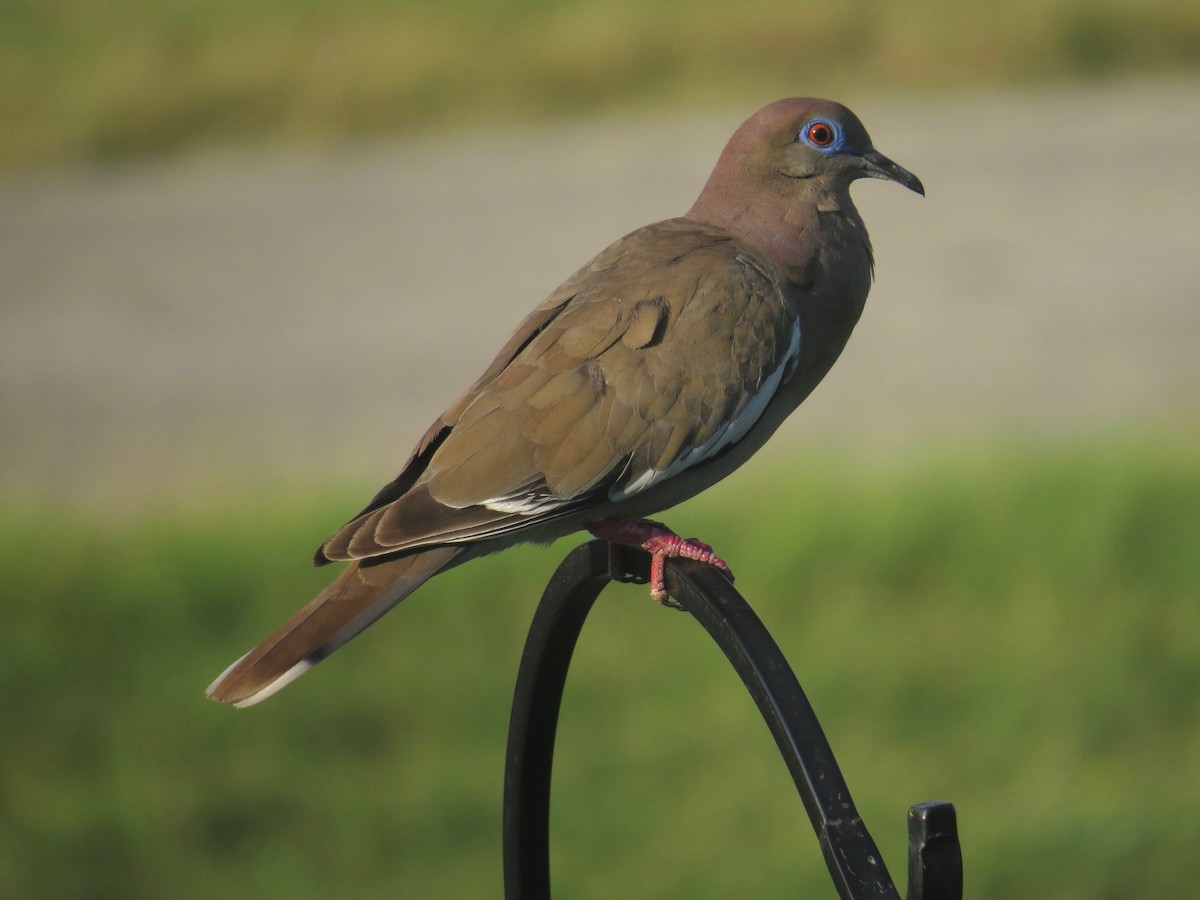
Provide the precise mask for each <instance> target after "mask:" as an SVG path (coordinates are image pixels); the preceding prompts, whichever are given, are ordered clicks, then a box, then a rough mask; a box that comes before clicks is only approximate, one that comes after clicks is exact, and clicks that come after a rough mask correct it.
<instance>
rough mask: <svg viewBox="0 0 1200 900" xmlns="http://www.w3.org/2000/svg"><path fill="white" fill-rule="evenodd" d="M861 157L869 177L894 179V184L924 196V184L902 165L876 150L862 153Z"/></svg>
mask: <svg viewBox="0 0 1200 900" xmlns="http://www.w3.org/2000/svg"><path fill="white" fill-rule="evenodd" d="M862 158H863V162H864V163H865V164H866V170H867V174H868V175H870V176H871V177H873V178H885V179H887V180H888V181H894V182H896V184H899V185H903V186H904V187H906V188H908V189H909V190H910V191H912V192H913V193H915V194H920V195H921V196H922V197H924V196H925V185H924V184H922V183H921V179H920V178H918V177H917V176H916V175H914V174H913V173H912V172H910V171H908V169H906V168H904V167H903V166H899V165H897V164H896V163H894V162H892V161H891V160H890V159H888V158H887V157H886V156H884V155H883V154H882V153H880V152H879V151H878V150H872V151H870V152H868V153H864V154H863V157H862Z"/></svg>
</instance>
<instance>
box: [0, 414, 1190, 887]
mask: <svg viewBox="0 0 1200 900" xmlns="http://www.w3.org/2000/svg"><path fill="white" fill-rule="evenodd" d="M365 493H366V491H365V490H359V489H358V488H357V487H355V486H351V485H346V486H340V487H339V489H337V490H333V489H329V488H326V489H324V490H323V491H322V493H321V494H320V495H319V496H317V497H314V496H313V495H312V494H311V493H310V492H307V491H302V490H299V489H297V490H294V491H285V490H282V489H263V490H261V491H260V492H259V493H257V494H253V493H251V494H243V495H241V496H239V497H237V498H236V499H234V498H226V499H224V500H216V499H213V498H209V499H208V500H206V501H204V502H181V503H177V504H175V505H169V504H166V503H164V504H163V505H162V507H161V508H160V509H158V510H157V511H154V510H151V511H148V512H145V513H144V514H143V515H140V516H130V517H125V518H114V517H110V516H106V515H104V514H102V513H101V512H100V511H98V510H96V509H79V508H72V507H70V506H66V505H62V504H61V503H60V504H57V505H56V504H49V505H38V504H31V503H28V502H27V501H26V502H16V503H6V504H4V505H3V507H0V509H2V512H0V541H2V543H3V546H4V548H5V551H4V553H3V554H2V555H0V583H2V584H3V585H4V594H5V597H6V600H5V602H4V608H5V622H6V634H5V640H4V647H5V652H4V653H3V655H2V656H0V691H2V695H3V697H4V700H5V722H4V728H3V733H2V737H0V834H2V835H3V839H2V840H0V896H3V897H12V898H35V897H46V898H50V897H53V898H68V897H101V896H104V897H117V896H119V897H123V898H142V897H146V898H149V897H163V896H170V897H176V898H192V897H195V898H201V897H204V898H208V897H213V896H256V895H261V896H290V897H296V898H302V897H319V896H330V895H333V896H346V895H353V896H359V897H376V896H385V895H386V896H411V897H455V898H466V897H495V896H498V895H499V893H500V844H499V839H500V804H501V781H502V772H503V764H504V744H505V729H506V725H507V713H508V704H509V702H510V697H511V690H512V684H513V680H514V678H515V673H516V666H517V661H518V659H519V655H520V650H521V645H522V641H523V636H524V631H525V629H526V627H527V625H528V621H529V618H530V616H531V614H532V611H533V607H534V605H535V602H536V599H537V595H538V593H539V592H540V590H541V587H542V585H543V584H544V582H545V581H546V579H547V578H548V576H549V574H550V572H551V570H552V568H553V566H554V565H555V564H556V563H557V561H558V559H559V558H560V557H561V555H562V553H563V552H565V550H566V549H567V547H568V546H570V544H568V543H567V542H562V543H560V544H558V545H556V546H555V547H553V548H548V549H547V548H526V549H520V550H516V551H511V552H508V553H506V554H502V555H501V556H498V557H495V558H492V559H487V560H482V561H478V562H475V563H472V564H470V565H468V566H466V567H464V568H463V569H460V570H457V571H455V572H451V573H448V574H447V575H445V576H442V577H439V578H438V579H435V580H434V582H433V583H431V584H430V585H428V586H427V587H426V588H425V589H424V590H423V591H422V592H420V593H419V594H418V595H417V596H415V597H413V598H412V599H411V600H409V601H407V602H406V603H405V604H403V605H402V606H401V607H400V608H399V609H397V610H396V611H394V612H393V613H392V614H391V615H390V616H389V617H388V618H387V619H386V620H385V621H384V622H382V623H381V624H380V625H378V626H377V627H376V628H374V629H372V630H371V631H370V632H368V633H367V634H366V635H364V636H363V637H362V638H360V639H359V640H358V641H356V642H355V644H354V645H353V646H352V647H351V648H349V649H347V650H345V651H343V652H342V653H339V654H337V655H336V656H335V657H334V658H333V659H331V660H330V661H329V662H327V663H325V664H324V665H322V666H321V667H320V669H318V670H317V671H316V672H314V673H312V674H311V675H309V676H307V677H306V678H304V679H303V680H302V681H300V682H299V683H297V684H296V685H295V686H293V687H291V688H289V689H288V690H287V691H285V692H283V693H282V694H280V695H279V696H278V697H276V698H273V699H272V700H271V701H269V702H267V703H265V704H263V705H262V706H259V707H255V708H254V709H253V710H250V711H244V712H241V711H234V710H231V709H228V708H225V707H218V706H216V705H214V704H211V703H208V702H207V701H206V700H204V699H203V695H202V691H203V687H204V685H205V684H206V683H207V682H208V681H209V680H210V679H211V678H212V677H213V676H215V675H216V674H217V672H219V671H220V669H221V668H222V667H223V666H224V665H226V664H227V663H228V662H229V661H231V660H232V659H233V657H234V656H236V655H237V654H238V653H239V652H241V651H243V650H245V649H246V648H247V647H249V646H250V644H251V643H252V642H253V641H255V640H257V639H258V638H260V637H262V636H264V635H265V633H266V632H267V631H268V630H269V629H270V628H271V627H273V626H274V625H276V624H277V623H278V621H279V620H281V619H282V618H283V617H284V616H285V615H286V614H288V613H290V612H291V611H292V610H293V609H294V608H295V607H296V606H298V605H299V603H300V602H302V601H304V600H306V599H307V598H308V596H309V595H310V594H311V593H312V592H314V591H315V590H316V588H317V587H318V586H319V585H320V584H321V583H323V582H324V581H325V580H326V579H327V578H328V577H329V576H328V572H327V571H314V570H311V569H310V568H309V567H308V566H307V558H308V555H309V553H310V551H311V549H312V546H313V545H314V544H315V543H316V542H318V541H319V540H320V539H321V538H323V537H324V536H325V534H326V532H327V531H329V530H330V528H331V526H333V525H336V524H337V523H339V522H340V521H341V520H342V519H343V518H345V516H346V515H347V514H348V513H350V512H352V511H353V508H355V500H356V498H357V499H361V495H363V494H365ZM669 521H670V522H671V523H672V524H673V525H674V526H675V527H676V528H677V529H679V530H681V531H682V532H683V533H696V534H702V535H703V536H704V537H705V538H707V539H710V540H712V541H713V542H714V543H715V544H716V546H717V547H718V549H719V550H720V551H721V552H722V554H723V555H725V556H726V557H727V558H729V559H730V560H732V561H733V564H734V568H735V570H736V571H737V573H738V576H739V577H738V585H739V587H740V588H741V590H742V592H743V593H744V594H745V595H746V596H747V598H748V599H749V600H750V601H751V603H752V604H753V605H754V606H755V608H756V609H757V610H758V612H759V614H760V616H761V617H762V618H763V620H764V621H765V622H766V623H767V625H768V627H769V628H771V629H772V631H773V633H774V634H775V636H776V639H777V640H778V641H779V643H780V644H781V646H782V647H783V649H784V651H785V653H786V654H787V655H788V657H789V659H790V660H791V661H792V664H793V666H794V668H795V669H796V671H797V673H798V675H799V676H800V678H801V681H802V682H803V683H804V685H805V687H806V690H807V691H808V693H809V695H810V697H811V698H812V700H813V702H814V704H815V705H816V707H817V710H818V713H819V714H820V715H821V717H822V721H823V723H824V725H825V728H826V731H827V733H828V735H829V737H830V740H831V742H832V743H833V745H834V748H835V751H836V752H837V753H838V756H839V760H840V761H841V764H842V766H843V768H844V771H845V773H846V776H847V779H848V781H849V783H850V786H851V789H852V790H853V791H854V792H855V796H856V799H857V801H858V803H859V807H860V810H861V811H862V812H863V814H864V817H865V818H866V821H867V823H868V825H869V827H870V828H871V829H872V831H873V833H874V835H875V836H876V838H877V840H878V842H879V844H880V847H881V849H882V851H883V853H884V855H885V857H886V859H887V860H888V861H889V863H890V866H891V869H892V874H893V876H895V877H896V878H897V879H899V880H901V881H902V880H903V877H904V875H903V872H904V865H905V851H904V812H905V809H906V808H907V806H908V805H909V804H910V803H912V802H915V801H918V800H923V799H931V798H945V799H951V800H953V801H954V802H955V803H956V805H957V806H958V809H959V818H960V825H961V829H962V837H963V842H964V848H965V855H966V872H967V887H968V895H969V896H971V897H973V898H1011V897H1035V896H1036V897H1055V898H1129V897H1183V896H1189V895H1190V892H1191V891H1192V889H1193V886H1194V885H1195V883H1196V882H1197V879H1200V857H1197V855H1196V853H1195V848H1196V846H1197V844H1198V843H1200V803H1198V802H1197V801H1198V800H1200V791H1198V789H1197V787H1196V785H1197V783H1198V781H1197V776H1198V775H1200V769H1198V767H1200V693H1198V686H1200V603H1197V599H1198V598H1200V553H1197V544H1198V540H1197V539H1198V538H1200V454H1197V453H1196V451H1195V443H1194V442H1189V441H1184V440H1181V439H1161V438H1155V439H1151V438H1150V437H1147V438H1145V439H1141V440H1115V439H1114V440H1105V441H1096V442H1092V443H1084V442H1077V443H1073V444H1061V445H1059V446H1057V447H1046V446H1038V445H1036V444H1033V443H1022V442H1018V441H1014V442H1013V443H1012V444H1011V445H1009V446H1007V447H998V448H990V449H987V450H967V451H963V450H961V449H960V450H959V451H955V452H949V451H948V452H946V453H944V454H938V455H931V454H925V455H923V456H918V457H915V458H913V457H904V458H901V459H896V460H884V459H876V460H865V459H848V458H835V457H833V456H830V455H822V454H820V453H816V452H811V453H808V454H806V455H802V456H799V457H797V458H796V459H794V460H793V461H791V462H789V463H788V464H787V465H786V466H784V465H782V464H780V463H776V464H775V466H774V468H771V467H764V466H759V467H757V468H752V470H751V471H750V472H748V473H744V474H740V475H739V476H737V477H735V478H734V479H732V480H731V481H730V482H727V483H726V484H725V485H722V486H721V487H719V488H718V489H716V490H714V491H713V492H710V494H709V495H706V496H705V497H704V498H700V499H699V500H697V501H694V502H693V503H690V504H686V505H685V506H683V507H681V508H680V509H679V510H676V511H674V512H672V513H671V514H670V516H669ZM554 804H555V805H554V823H553V864H554V877H555V882H556V890H557V892H558V893H557V894H556V895H557V896H562V897H589V898H590V897H613V896H623V897H647V898H649V897H654V898H662V897H688V898H707V897H712V898H717V897H730V896H754V897H765V898H770V897H793V896H813V897H821V896H832V890H831V889H830V887H829V885H828V882H827V877H826V875H825V873H824V868H823V864H822V862H821V858H820V853H819V851H818V849H817V845H816V842H815V840H814V839H813V836H812V834H811V831H810V830H809V826H808V825H807V822H806V819H805V817H804V813H803V809H802V807H801V805H800V803H799V801H798V799H797V798H796V796H795V793H794V790H793V789H792V787H791V785H790V783H789V780H788V776H787V773H786V770H785V768H784V766H783V765H782V762H781V761H780V760H779V758H778V756H777V754H776V752H775V750H774V748H773V746H772V744H771V740H770V737H769V734H768V732H767V730H766V728H765V727H764V726H763V724H762V723H761V721H760V720H759V719H758V718H757V715H756V712H755V711H754V708H753V705H752V703H751V701H750V700H749V698H748V697H746V696H745V695H744V692H743V690H742V689H741V687H740V685H739V683H738V682H737V679H736V677H735V676H734V675H733V673H732V671H731V670H730V669H729V668H728V666H727V664H726V663H725V662H724V661H723V660H722V659H721V657H720V654H719V652H718V651H717V650H716V649H715V648H714V647H713V646H712V645H711V644H710V643H709V642H708V641H707V639H706V638H705V637H704V636H703V633H702V631H701V630H700V629H699V627H698V626H696V625H695V624H694V623H693V622H692V621H691V620H690V618H689V617H687V616H685V615H679V614H676V613H673V612H670V611H668V610H663V609H660V608H657V607H655V606H654V605H653V604H652V603H650V602H649V600H648V599H647V598H646V596H645V589H644V588H639V587H632V586H619V587H613V588H609V589H608V590H607V591H606V592H605V595H604V596H603V597H602V598H601V600H600V602H599V603H598V605H597V608H596V610H595V612H594V613H593V616H592V619H591V620H590V621H589V624H588V628H587V629H586V630H585V632H584V636H583V639H582V641H581V643H580V647H579V651H578V654H577V656H576V661H575V664H574V666H573V670H572V677H571V680H570V681H569V683H568V688H567V697H566V700H565V707H564V716H563V721H562V726H561V732H560V738H559V749H558V754H557V757H556V763H555V795H554Z"/></svg>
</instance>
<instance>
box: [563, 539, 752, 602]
mask: <svg viewBox="0 0 1200 900" xmlns="http://www.w3.org/2000/svg"><path fill="white" fill-rule="evenodd" d="M584 527H585V528H587V530H588V531H590V532H591V533H592V534H593V535H594V536H595V537H598V538H600V539H601V540H605V541H608V542H609V543H610V544H620V545H621V546H624V547H637V548H638V549H640V550H645V551H646V552H647V553H649V554H650V596H651V597H653V598H654V599H655V600H656V601H657V602H659V603H668V601H669V599H670V598H669V596H668V594H667V586H666V582H665V581H664V579H663V565H664V564H665V563H666V561H667V560H668V559H676V558H678V559H694V560H697V561H698V562H702V563H705V564H706V565H710V566H712V567H713V568H715V569H717V570H718V571H720V572H721V573H722V574H724V575H725V577H726V578H728V579H729V580H730V581H733V572H731V571H730V570H729V565H728V564H727V563H726V562H725V560H723V559H721V557H719V556H717V554H715V553H713V549H712V547H710V546H709V545H708V544H705V543H704V542H703V541H698V540H696V539H695V538H681V537H680V536H679V535H677V534H676V533H675V532H673V531H672V530H671V529H670V528H668V527H667V526H666V525H664V524H662V523H661V522H652V521H650V520H649V519H634V520H632V521H626V520H624V519H602V520H601V521H599V522H589V523H588V524H587V525H585V526H584ZM671 605H674V604H671Z"/></svg>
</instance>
